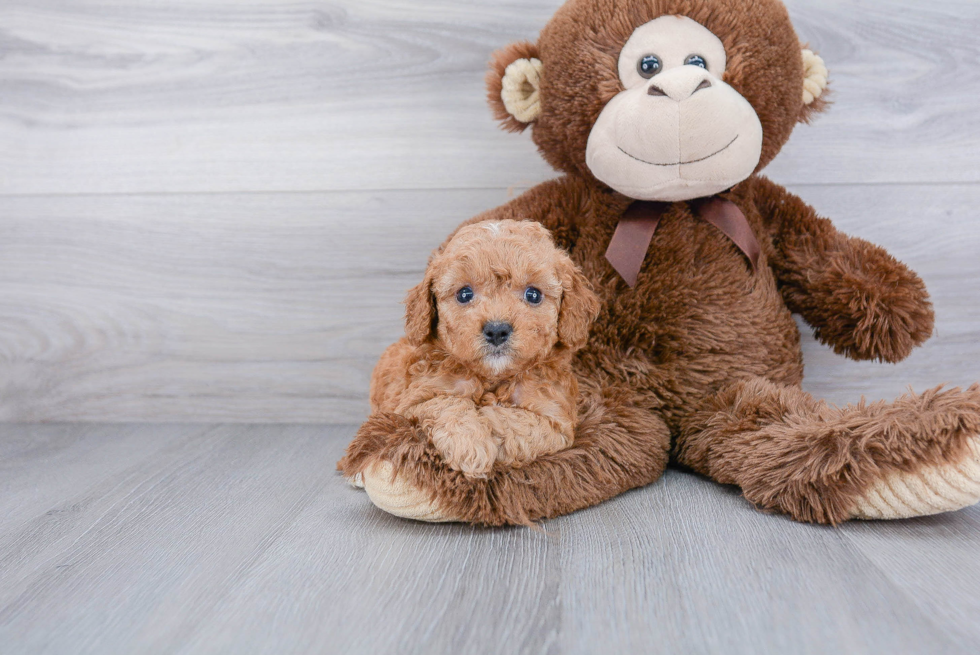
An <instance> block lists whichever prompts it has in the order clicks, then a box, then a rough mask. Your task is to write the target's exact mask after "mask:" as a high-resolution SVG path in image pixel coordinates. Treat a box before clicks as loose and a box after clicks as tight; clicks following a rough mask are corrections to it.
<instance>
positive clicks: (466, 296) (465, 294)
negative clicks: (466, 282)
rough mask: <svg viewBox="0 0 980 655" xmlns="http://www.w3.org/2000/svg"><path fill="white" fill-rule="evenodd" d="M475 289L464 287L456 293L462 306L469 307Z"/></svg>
mask: <svg viewBox="0 0 980 655" xmlns="http://www.w3.org/2000/svg"><path fill="white" fill-rule="evenodd" d="M473 296H474V294H473V289H471V288H469V287H463V288H462V289H460V290H459V291H457V292H456V300H457V301H458V302H459V304H460V305H468V304H469V303H470V302H471V301H472V300H473Z"/></svg>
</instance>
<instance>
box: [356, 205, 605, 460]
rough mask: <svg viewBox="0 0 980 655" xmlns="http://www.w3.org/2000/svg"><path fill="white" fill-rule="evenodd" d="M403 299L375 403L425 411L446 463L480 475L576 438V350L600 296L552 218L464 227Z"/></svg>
mask: <svg viewBox="0 0 980 655" xmlns="http://www.w3.org/2000/svg"><path fill="white" fill-rule="evenodd" d="M405 302H406V306H407V308H406V309H407V311H406V321H405V334H406V337H405V338H404V339H402V340H401V341H399V342H398V343H396V344H394V345H393V346H391V347H390V348H389V349H388V350H387V351H386V352H385V353H384V355H383V356H382V357H381V360H380V361H379V362H378V365H377V367H376V368H375V370H374V374H373V376H372V379H371V406H372V409H373V410H374V411H381V412H394V413H396V414H401V415H403V416H405V417H406V418H410V419H416V420H418V421H419V423H420V424H421V425H422V427H423V428H425V430H426V432H427V433H428V434H429V435H431V439H432V442H433V445H435V447H436V448H437V449H438V450H439V451H440V452H441V453H442V454H443V455H444V457H445V459H446V462H447V463H448V464H449V466H451V467H452V468H454V469H456V470H458V471H461V472H463V473H464V474H465V475H466V476H469V477H474V478H480V477H486V476H487V474H488V473H489V472H490V470H491V469H492V468H493V465H494V462H497V461H499V462H503V463H504V464H508V465H520V464H523V463H526V462H530V461H532V460H534V459H535V458H537V457H539V456H541V455H544V454H548V453H554V452H557V451H559V450H562V449H564V448H567V447H568V446H570V445H571V444H572V440H573V438H574V433H575V424H576V416H577V412H576V398H577V396H578V385H577V383H576V381H575V377H574V375H573V374H572V356H573V354H574V353H575V352H576V351H577V350H579V349H581V348H582V347H583V346H584V345H585V343H586V340H587V339H588V336H589V329H590V327H591V325H592V322H593V321H594V320H595V318H596V316H597V314H598V312H599V301H598V299H597V298H596V296H595V294H594V293H593V292H592V290H591V289H590V288H589V283H588V281H587V280H586V279H585V277H584V276H583V275H582V273H581V272H579V271H578V269H577V268H576V267H575V265H574V264H573V263H572V260H571V259H570V258H569V257H568V255H567V254H565V253H564V252H563V251H561V250H559V249H558V248H556V247H555V245H554V243H553V242H552V240H551V235H550V233H549V232H548V231H547V230H546V229H545V228H544V227H542V226H541V225H540V224H539V223H535V222H523V221H511V220H507V221H500V222H484V223H476V224H473V225H469V226H467V227H464V228H462V229H460V230H459V231H458V232H457V233H456V235H455V236H454V237H453V238H452V239H451V240H450V241H449V242H448V243H447V244H446V245H445V246H444V247H443V248H442V250H441V251H439V252H437V253H436V254H435V255H433V257H432V259H431V260H430V262H429V266H428V270H427V271H426V274H425V279H424V280H423V281H422V283H421V284H419V285H418V286H417V287H415V288H414V289H412V290H411V291H410V292H409V294H408V298H407V299H406V301H405Z"/></svg>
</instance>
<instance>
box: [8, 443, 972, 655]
mask: <svg viewBox="0 0 980 655" xmlns="http://www.w3.org/2000/svg"><path fill="white" fill-rule="evenodd" d="M0 430H2V435H3V438H2V439H0V490H2V493H0V517H2V518H0V581H2V583H0V645H2V646H0V651H2V652H4V653H23V652H31V653H35V652H38V653H39V652H51V653H137V652H138V653H216V652H224V653H258V652H265V653H303V652H314V653H475V652H487V653H518V652H521V653H524V652H526V653H546V652H547V653H583V654H585V653H601V652H610V653H624V652H625V653H976V652H977V646H978V645H980V625H978V621H977V617H978V616H980V594H978V592H977V589H978V588H980V558H978V557H977V540H978V537H980V507H975V508H972V509H969V510H964V511H962V512H959V513H957V514H951V515H946V516H940V517H935V518H928V519H919V520H914V521H904V522H894V523H875V524H870V523H867V524H866V523H853V524H850V525H846V526H844V527H843V528H840V529H831V528H820V527H813V526H805V525H799V524H794V523H792V522H790V521H788V520H786V519H783V518H780V517H774V516H767V515H763V514H761V513H758V512H756V511H755V510H753V509H752V508H750V507H749V506H748V505H747V503H745V502H744V501H743V500H742V499H741V498H740V497H739V495H738V493H737V492H736V491H735V490H733V489H730V488H724V487H720V486H717V485H714V484H712V483H710V482H707V481H705V480H702V479H700V478H697V477H695V476H692V475H688V474H684V473H679V472H676V471H671V472H669V473H668V475H667V477H666V479H665V480H663V481H662V482H660V483H658V484H656V485H653V486H652V487H650V488H647V489H643V490H639V491H636V492H633V493H630V494H627V495H625V496H623V497H621V498H618V499H615V500H613V501H611V502H609V503H607V504H605V505H603V506H600V507H597V508H594V509H591V510H588V511H585V512H580V513H578V514H576V515H574V516H570V517H566V518H563V519H559V520H556V521H552V522H549V523H548V524H546V525H545V526H544V529H543V530H541V531H532V530H528V529H523V528H521V529H510V530H493V531H488V530H478V529H474V528H468V527H461V526H430V525H422V524H416V523H410V522H407V521H402V520H400V519H396V518H393V517H391V516H388V515H386V514H383V513H382V512H380V511H378V510H376V509H374V508H373V507H372V506H371V505H370V504H369V503H368V501H367V498H366V496H365V495H364V494H363V492H360V491H356V490H353V489H350V488H348V487H347V486H346V485H345V483H344V482H343V480H341V479H340V478H339V477H337V476H334V475H332V474H331V473H332V472H331V464H332V462H333V461H334V460H335V459H336V458H337V457H338V456H339V455H340V453H341V451H342V449H343V447H344V445H345V443H346V441H347V440H348V439H349V437H350V436H351V434H352V433H353V430H354V428H353V427H332V428H331V427H319V426H282V425H279V426H274V425H266V426H194V425H184V426H147V425H145V424H138V425H115V426H106V425H95V424H93V425H86V426H80V425H74V426H71V425H46V426H28V425H25V426H7V427H2V428H0Z"/></svg>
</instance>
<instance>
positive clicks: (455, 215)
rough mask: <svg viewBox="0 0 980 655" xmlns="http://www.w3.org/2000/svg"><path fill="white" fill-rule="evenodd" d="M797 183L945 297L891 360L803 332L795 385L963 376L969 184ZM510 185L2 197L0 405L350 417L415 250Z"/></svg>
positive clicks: (842, 396) (88, 411)
mask: <svg viewBox="0 0 980 655" xmlns="http://www.w3.org/2000/svg"><path fill="white" fill-rule="evenodd" d="M795 190H796V191H798V192H800V193H801V194H802V195H803V196H804V197H805V198H807V199H808V200H810V201H811V202H813V203H814V204H815V205H816V206H817V207H818V209H820V210H821V211H823V212H824V213H825V214H827V215H829V216H832V217H834V218H835V220H836V221H837V222H838V224H839V225H840V226H841V227H842V228H844V229H846V230H848V231H850V232H852V233H855V234H858V235H860V236H864V237H866V238H869V239H871V240H872V241H876V242H879V243H881V244H883V245H885V246H886V247H888V248H890V249H891V250H892V251H893V252H894V253H895V254H896V255H897V256H899V258H901V259H904V260H905V261H907V262H908V263H910V264H911V265H912V266H913V268H915V269H917V270H919V271H920V272H921V274H922V275H923V276H924V277H925V279H926V281H927V283H928V284H929V286H930V288H931V290H932V293H933V295H934V298H935V302H936V307H937V311H938V315H939V327H938V333H937V336H936V337H935V338H934V339H933V340H932V341H931V342H929V343H928V344H927V345H926V347H924V348H922V349H920V350H919V351H918V352H916V353H915V354H914V355H913V356H912V357H911V358H910V359H909V360H908V361H907V362H905V363H903V364H901V365H899V366H897V367H891V366H885V365H879V364H870V363H854V362H849V361H847V360H844V359H842V358H840V357H837V356H835V355H834V354H833V353H832V352H830V351H829V350H828V349H826V348H824V347H823V346H820V345H819V344H815V343H813V342H812V340H811V341H808V342H807V343H806V358H807V365H808V366H807V376H808V377H807V382H806V385H807V388H808V389H809V390H811V391H813V392H814V393H815V394H817V395H818V396H820V397H826V398H828V399H830V400H832V401H834V402H838V403H844V402H849V401H855V400H857V399H858V398H859V396H860V395H861V394H868V395H870V396H873V397H883V396H884V397H891V396H895V395H898V394H900V393H902V392H903V391H904V390H905V387H906V386H907V385H909V384H914V385H915V386H916V387H917V388H919V389H920V390H922V389H924V388H926V387H932V386H935V385H938V384H941V383H943V382H951V383H955V384H959V385H968V384H970V383H972V382H974V381H975V380H976V377H977V372H976V367H975V366H974V363H975V362H976V361H978V359H980V345H978V344H980V328H978V325H980V290H978V289H977V288H976V286H975V285H971V284H965V283H964V281H968V280H973V279H977V277H978V276H980V260H978V258H977V257H976V252H977V251H978V250H980V233H978V232H977V230H976V229H975V215H976V207H977V206H980V186H975V185H971V186H941V187H938V186H937V187H930V186H925V187H922V186H919V187H900V186H899V187H893V186H887V185H886V186H880V187H860V186H854V187H852V186H842V187H806V188H798V189H795ZM507 196H508V192H506V191H502V190H497V191H492V190H491V191H446V192H423V191H419V192H385V193H382V192H376V193H349V194H286V195H282V194H278V195H277V194H274V195H259V194H249V195H220V196H206V195H205V196H196V195H192V196H119V197H101V196H85V197H55V198H32V197H19V198H9V197H8V198H0V232H2V233H3V234H4V235H5V236H4V239H3V240H2V241H0V289H2V290H3V293H2V294H0V357H2V362H3V375H2V376H0V420H6V421H75V420H86V421H190V422H214V421H222V422H276V421H285V422H340V423H343V422H358V421H360V420H362V419H363V417H364V416H365V414H366V412H367V385H368V381H369V379H370V372H371V369H372V368H373V366H374V363H375V361H376V359H377V357H378V355H380V353H381V352H382V350H383V349H384V348H385V347H386V346H387V345H388V344H390V343H391V342H393V341H394V340H395V339H396V338H398V336H399V335H400V334H401V330H402V319H401V317H402V312H403V308H402V306H401V305H400V301H401V299H402V298H403V296H404V293H405V291H406V290H407V289H408V288H409V287H411V286H412V285H414V284H416V283H417V281H418V280H419V279H421V275H422V270H423V269H424V266H425V261H426V258H427V255H428V253H429V251H430V250H431V249H432V248H433V247H435V246H436V245H438V244H439V243H440V242H441V241H442V239H443V238H444V237H445V235H446V234H447V233H448V232H449V231H450V230H451V229H452V228H453V227H454V226H455V225H457V224H458V223H459V222H461V221H462V220H464V219H465V218H467V217H469V216H471V215H473V214H475V213H477V212H479V211H480V210H483V209H487V208H491V207H493V206H495V205H498V204H500V203H502V202H504V201H505V200H506V199H507Z"/></svg>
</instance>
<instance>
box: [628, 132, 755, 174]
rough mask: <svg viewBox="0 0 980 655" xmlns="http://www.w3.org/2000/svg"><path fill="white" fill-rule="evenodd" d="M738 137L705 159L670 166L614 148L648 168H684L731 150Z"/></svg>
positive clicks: (679, 162) (675, 163)
mask: <svg viewBox="0 0 980 655" xmlns="http://www.w3.org/2000/svg"><path fill="white" fill-rule="evenodd" d="M739 136H740V135H738V134H736V135H735V138H734V139H732V140H731V141H729V142H728V145H727V146H725V147H724V148H722V149H721V150H719V151H717V152H713V153H711V154H710V155H708V156H707V157H701V158H700V159H692V160H691V161H678V162H674V163H672V164H658V163H656V162H652V161H647V160H645V159H640V158H639V157H637V156H635V155H631V154H630V153H628V152H626V151H625V150H623V149H622V148H621V147H619V146H616V147H617V148H619V151H620V152H621V153H623V154H624V155H626V156H627V157H629V158H630V159H635V160H636V161H638V162H640V163H641V164H647V165H649V166H660V167H662V168H665V167H668V166H686V165H688V164H697V163H699V162H703V161H706V160H708V159H711V158H712V157H714V156H716V155H720V154H721V153H723V152H725V151H726V150H728V149H729V148H731V147H732V145H733V144H734V143H735V142H736V141H738V137H739Z"/></svg>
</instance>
